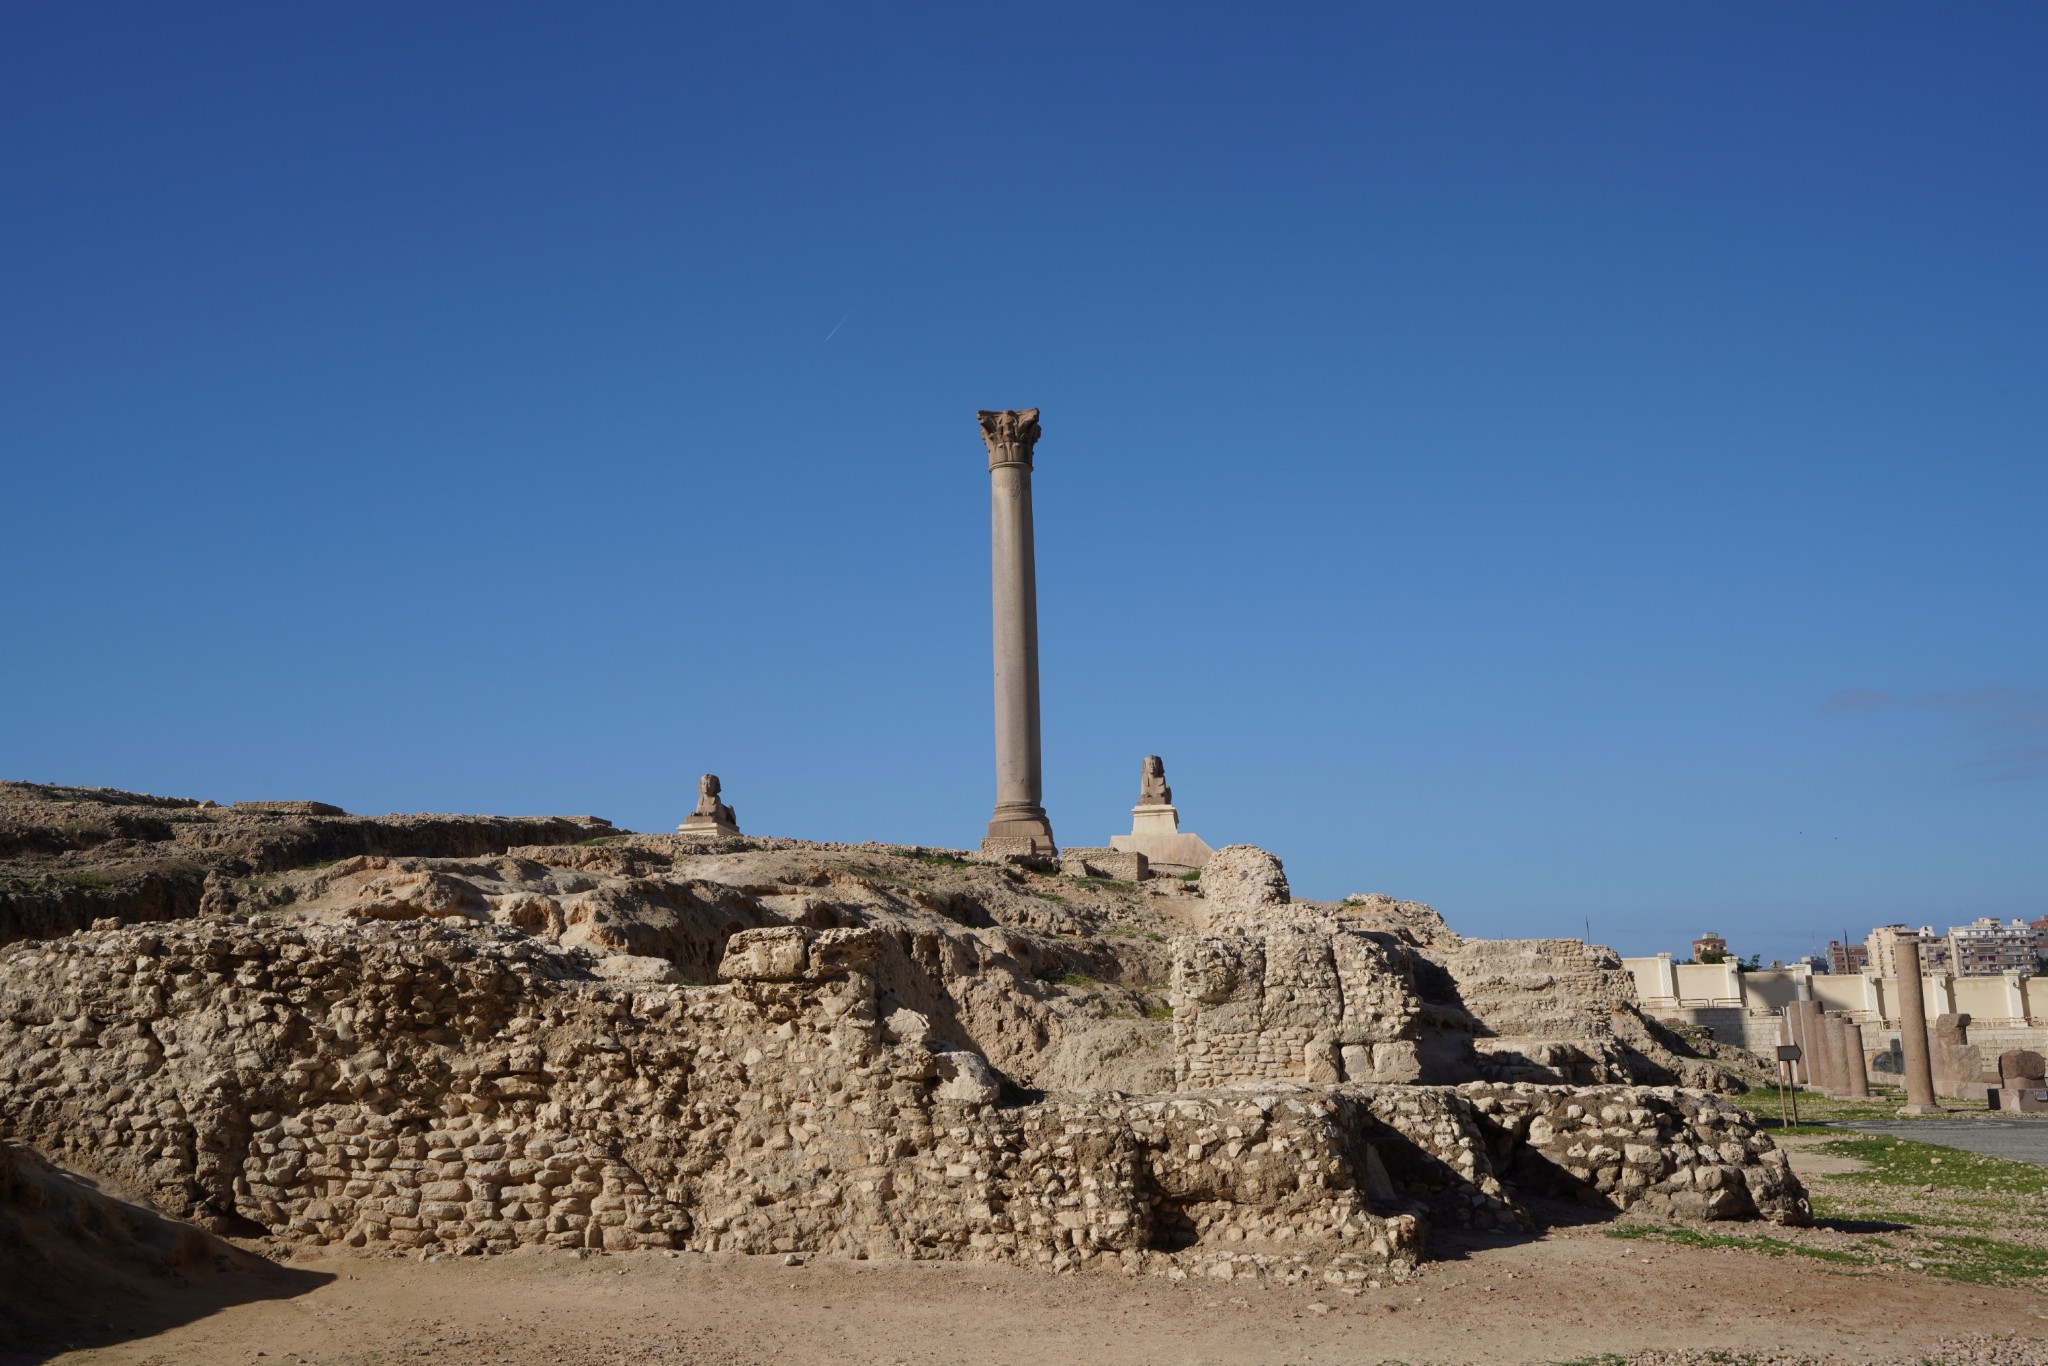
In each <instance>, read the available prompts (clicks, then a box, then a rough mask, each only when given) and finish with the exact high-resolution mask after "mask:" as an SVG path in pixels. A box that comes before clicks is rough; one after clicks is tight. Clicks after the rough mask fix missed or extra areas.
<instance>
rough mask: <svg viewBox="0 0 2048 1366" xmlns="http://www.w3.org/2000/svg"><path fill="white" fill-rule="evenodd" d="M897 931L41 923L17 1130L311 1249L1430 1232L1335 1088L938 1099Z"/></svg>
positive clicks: (10, 1090) (877, 1246) (980, 1253)
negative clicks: (696, 950)
mask: <svg viewBox="0 0 2048 1366" xmlns="http://www.w3.org/2000/svg"><path fill="white" fill-rule="evenodd" d="M877 939H878V936H876V935H875V934H874V932H872V931H866V930H827V931H822V932H818V931H809V930H804V929H800V928H798V927H776V928H768V929H761V930H753V931H745V932H743V933H741V934H739V935H736V936H734V939H733V942H732V945H731V947H730V948H729V950H728V953H727V955H726V962H725V964H724V965H723V966H722V969H721V970H722V971H723V972H724V974H725V975H726V976H727V977H728V978H729V979H730V980H729V981H728V983H727V984H725V985H722V986H717V987H685V986H679V985H646V984H642V985H635V984H631V983H617V982H611V981H606V980H603V979H601V978H599V977H597V976H596V971H595V970H596V968H597V966H598V963H599V961H600V960H594V959H592V958H591V957H590V955H588V954H587V953H585V952H583V951H581V950H573V949H566V950H565V949H562V948H561V947H560V946H557V945H553V944H550V943H548V942H547V941H541V940H535V939H531V938H528V937H526V936H524V935H521V934H519V933H518V932H516V931H510V930H505V929H502V928H497V927H460V928H457V927H452V926H444V925H440V924H435V923H431V922H423V921H406V922H396V923H370V924H365V925H361V926H356V927H336V926H325V925H311V926H305V927H296V926H285V925H279V926H258V927H253V928H251V927H241V926H228V925H222V924H218V923H215V922H201V923H199V924H196V925H194V926H191V927H189V928H187V927H179V928H175V929H166V930H163V931H139V930H138V931H108V932H103V933H94V934H81V935H76V936H72V937H70V938H67V939H63V940H57V941H51V942H47V943H43V944H36V945H25V946H21V947H20V948H18V949H16V950H13V951H10V952H8V953H6V954H4V955H0V1134H4V1135H6V1136H8V1137H12V1138H16V1139H19V1140H22V1141H26V1142H29V1143H32V1144H35V1145H36V1146H38V1147H41V1148H43V1149H44V1150H46V1151H50V1152H52V1153H54V1154H57V1155H59V1156H62V1157H67V1158H70V1159H72V1160H74V1161H78V1162H81V1163H83V1164H87V1165H90V1166H92V1167H94V1168H96V1169H98V1170H102V1171H106V1172H109V1173H110V1174H112V1175H116V1176H119V1177H121V1178H123V1179H124V1180H128V1181H131V1182H134V1183H136V1184H138V1185H141V1186H143V1187H144V1188H146V1189H148V1190H150V1191H151V1192H153V1195H154V1197H155V1199H156V1200H157V1201H158V1202H159V1203H160V1204H162V1205H163V1206H164V1207H166V1208H168V1209H170V1210H172V1211H175V1212H178V1213H182V1214H188V1215H192V1216H194V1217H197V1218H199V1219H201V1220H202V1221H205V1222H207V1223H209V1224H210V1225H212V1226H214V1227H216V1228H223V1229H226V1228H235V1229H240V1230H242V1231H245V1232H248V1231H254V1229H255V1228H257V1227H260V1228H261V1229H264V1230H268V1231H269V1232H271V1233H273V1234H276V1235H278V1236H282V1237H286V1238H292V1239H300V1240H305V1241H309V1242H315V1243H336V1242H338V1243H347V1244H352V1245H358V1246H361V1245H367V1244H393V1245H398V1246H406V1247H429V1246H431V1247H443V1248H462V1249H469V1248H476V1249H485V1250H489V1249H502V1248H508V1247H513V1246H518V1245H522V1244H530V1243H546V1244H552V1245H557V1246H568V1247H604V1248H630V1247H648V1246H657V1247H685V1246H686V1247H692V1248H698V1249H703V1250H721V1251H723V1250H732V1251H748V1252H771V1251H790V1250H809V1251H837V1252H846V1253H855V1254H866V1255H877V1256H880V1255H895V1256H912V1257H917V1256H969V1257H987V1258H995V1259H1002V1260H1027V1261H1042V1262H1052V1263H1057V1264H1060V1265H1067V1264H1073V1263H1078V1262H1085V1261H1089V1260H1092V1259H1094V1258H1097V1257H1105V1256H1106V1257H1112V1258H1117V1259H1121V1260H1126V1261H1130V1262H1136V1263H1143V1262H1146V1261H1147V1259H1152V1260H1154V1261H1156V1260H1157V1259H1158V1258H1162V1257H1164V1258H1168V1259H1169V1260H1170V1261H1173V1262H1174V1263H1175V1264H1176V1265H1179V1264H1181V1263H1183V1262H1188V1261H1190V1259H1192V1260H1193V1261H1194V1262H1200V1261H1202V1260H1203V1259H1204V1258H1209V1259H1213V1258H1215V1257H1217V1256H1225V1258H1226V1261H1229V1259H1230V1258H1231V1257H1235V1256H1236V1255H1237V1254H1236V1249H1237V1248H1239V1247H1243V1246H1247V1245H1261V1246H1263V1245H1266V1244H1273V1243H1279V1244H1282V1245H1283V1246H1282V1247H1281V1248H1280V1249H1279V1251H1280V1252H1281V1253H1286V1254H1288V1255H1290V1256H1292V1257H1293V1258H1294V1261H1295V1262H1297V1263H1301V1264H1303V1265H1305V1264H1306V1263H1305V1260H1304V1259H1306V1258H1307V1257H1308V1256H1309V1255H1310V1254H1313V1255H1314V1256H1315V1257H1316V1258H1317V1259H1318V1261H1319V1264H1321V1265H1324V1266H1326V1267H1327V1266H1331V1265H1335V1266H1339V1267H1342V1268H1348V1270H1347V1271H1346V1272H1345V1274H1347V1275H1348V1274H1351V1273H1352V1272H1356V1273H1357V1274H1358V1275H1360V1276H1363V1275H1364V1274H1365V1272H1364V1271H1363V1270H1361V1269H1360V1268H1361V1267H1362V1266H1363V1265H1365V1264H1366V1263H1371V1264H1372V1265H1374V1266H1376V1267H1377V1268H1379V1270H1378V1271H1377V1272H1375V1273H1374V1274H1381V1273H1384V1272H1385V1271H1386V1269H1387V1268H1388V1267H1389V1266H1399V1265H1407V1264H1410V1263H1412V1262H1413V1260H1414V1259H1415V1257H1416V1256H1417V1255H1419V1252H1420V1248H1421V1231H1420V1225H1419V1223H1418V1222H1417V1220H1416V1218H1415V1216H1414V1214H1413V1212H1412V1211H1411V1210H1410V1209H1409V1208H1408V1207H1407V1205H1406V1204H1405V1203H1403V1202H1401V1201H1399V1200H1394V1201H1392V1203H1390V1204H1389V1205H1388V1207H1387V1208H1385V1209H1381V1210H1374V1209H1372V1208H1370V1207H1369V1206H1370V1203H1371V1202H1370V1199H1369V1196H1368V1193H1367V1191H1366V1190H1365V1189H1364V1188H1363V1187H1362V1186H1361V1185H1360V1183H1359V1181H1358V1180H1357V1178H1356V1167H1355V1162H1354V1156H1353V1143H1354V1136H1353V1135H1352V1133H1351V1132H1350V1131H1349V1130H1348V1129H1347V1128H1346V1127H1345V1126H1344V1124H1343V1123H1342V1122H1340V1120H1339V1119H1338V1118H1336V1117H1335V1116H1337V1115H1338V1113H1339V1111H1338V1109H1336V1108H1333V1104H1332V1103H1331V1102H1329V1101H1328V1100H1327V1099H1324V1100H1315V1099H1313V1098H1309V1099H1300V1098H1294V1097H1287V1098H1275V1097H1244V1096H1223V1097H1187V1098H1179V1097H1172V1096H1168V1097H1156V1098H1150V1099H1144V1100H1129V1099H1126V1098H1123V1097H1120V1096H1118V1095H1116V1094H1114V1093H1099V1094H1093V1095H1087V1096H1081V1097H1072V1098H1062V1099H1058V1100H1053V1101H1048V1102H1045V1103H1043V1104H1039V1105H1025V1106H1016V1107H1007V1108H1006V1107H1000V1106H994V1105H989V1104H983V1103H972V1102H956V1101H948V1100H946V1099H944V1098H943V1097H944V1093H945V1091H946V1088H947V1084H948V1083H947V1077H948V1075H949V1073H948V1070H947V1069H946V1068H945V1066H944V1065H943V1064H944V1062H945V1061H946V1058H947V1056H948V1055H947V1053H946V1051H945V1050H944V1048H943V1046H937V1047H935V1046H934V1045H932V1044H930V1043H928V1042H925V1041H906V1042H900V1043H899V1042H892V1041H891V1039H890V1036H889V1034H888V1032H887V1031H886V1030H885V1029H884V1028H883V1027H882V1026H881V1025H880V1024H878V1022H877V1021H876V1019H875V1014H876V1012H875V992H874V983H873V981H872V980H871V979H870V978H869V977H867V975H866V974H865V972H864V971H863V970H862V969H863V967H864V966H865V965H866V963H867V962H869V961H870V960H871V958H872V956H873V954H874V952H875V950H876V943H875V941H876V940H877ZM602 961H609V962H616V961H618V960H616V959H613V960H602ZM952 1075H957V1074H952ZM1274 1255H1277V1254H1272V1253H1270V1252H1269V1253H1262V1254H1261V1256H1263V1257H1265V1258H1266V1261H1267V1262H1270V1261H1272V1257H1273V1256H1274ZM1230 1264H1236V1263H1234V1262H1232V1263H1230ZM1261 1265H1263V1263H1262V1264H1261Z"/></svg>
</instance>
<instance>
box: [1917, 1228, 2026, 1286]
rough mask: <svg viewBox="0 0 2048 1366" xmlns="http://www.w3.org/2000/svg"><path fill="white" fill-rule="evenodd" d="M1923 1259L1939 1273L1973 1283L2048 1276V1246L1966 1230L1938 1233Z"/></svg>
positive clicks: (1922, 1255) (1921, 1256)
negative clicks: (1962, 1231)
mask: <svg viewBox="0 0 2048 1366" xmlns="http://www.w3.org/2000/svg"><path fill="white" fill-rule="evenodd" d="M1929 1242H1930V1243H1931V1244H1932V1246H1930V1247H1926V1248H1922V1249H1921V1250H1920V1259H1921V1260H1922V1261H1924V1262H1926V1263H1927V1269H1928V1270H1929V1271H1931V1272H1933V1273H1934V1274H1935V1275H1937V1276H1942V1277H1946V1278H1947V1279H1949V1280H1952V1281H1968V1282H1970V1283H1971V1284H1973V1285H2012V1284H2014V1283H2015V1282H2019V1281H2030V1280H2033V1279H2035V1278H2037V1277H2040V1276H2048V1248H2044V1247H2030V1246H2028V1245H2027V1244H2025V1243H2008V1242H2004V1241H2002V1240H2000V1239H1997V1238H1982V1237H1978V1236H1976V1235H1974V1234H1966V1233H1938V1234H1936V1235H1935V1236H1934V1237H1933V1238H1931V1239H1929Z"/></svg>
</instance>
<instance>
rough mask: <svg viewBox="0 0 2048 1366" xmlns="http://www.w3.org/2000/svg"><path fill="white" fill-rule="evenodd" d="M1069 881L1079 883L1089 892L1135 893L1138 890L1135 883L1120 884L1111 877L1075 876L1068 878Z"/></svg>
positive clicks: (1120, 882)
mask: <svg viewBox="0 0 2048 1366" xmlns="http://www.w3.org/2000/svg"><path fill="white" fill-rule="evenodd" d="M1069 880H1070V881H1073V882H1078V883H1080V884H1081V885H1082V886H1083V887H1086V888H1087V889H1088V890H1089V891H1091V892H1135V891H1137V890H1138V884H1137V883H1135V882H1122V881H1119V880H1118V879H1116V878H1113V877H1078V876H1077V877H1073V878H1070V879H1069Z"/></svg>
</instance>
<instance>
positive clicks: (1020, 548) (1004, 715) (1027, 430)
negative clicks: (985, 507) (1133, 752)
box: [977, 408, 1058, 854]
mask: <svg viewBox="0 0 2048 1366" xmlns="http://www.w3.org/2000/svg"><path fill="white" fill-rule="evenodd" d="M977 416H978V417H979V418H980V419H981V439H982V442H983V444H985V445H986V446H987V447H988V476H989V549H990V569H991V571H992V576H991V577H992V581H993V583H992V588H993V605H994V609H995V610H994V622H995V665H996V669H995V676H996V809H995V815H994V816H993V817H992V818H991V819H990V820H989V823H988V835H987V837H986V838H984V839H983V840H982V842H981V847H982V849H983V850H984V851H985V852H988V853H1011V852H1019V853H1039V854H1051V853H1057V852H1058V850H1057V849H1056V848H1055V846H1054V844H1053V840H1052V822H1050V821H1048V820H1047V819H1046V817H1045V807H1044V806H1043V805H1042V803H1043V802H1044V800H1045V790H1044V777H1043V775H1042V773H1041V772H1040V769H1039V745H1038V740H1039V735H1038V566H1037V562H1036V559H1035V556H1034V552H1033V548H1032V533H1031V456H1032V450H1033V448H1034V447H1035V446H1036V445H1037V442H1038V409H1036V408H1024V409H1020V410H1017V411H1001V412H982V413H979V414H977Z"/></svg>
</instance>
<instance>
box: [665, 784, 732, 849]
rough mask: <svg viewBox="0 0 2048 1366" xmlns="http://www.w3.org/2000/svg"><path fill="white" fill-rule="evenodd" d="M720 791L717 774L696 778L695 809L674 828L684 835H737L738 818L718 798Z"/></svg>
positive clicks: (729, 807)
mask: <svg viewBox="0 0 2048 1366" xmlns="http://www.w3.org/2000/svg"><path fill="white" fill-rule="evenodd" d="M721 791H722V789H721V787H720V785H719V781H718V775H717V774H716V773H707V774H705V775H704V776H703V777H701V778H699V779H698V780H697V809H696V810H694V811H692V812H691V813H690V814H689V816H688V817H687V818H685V819H684V821H683V823H682V824H681V825H679V826H677V827H676V830H677V831H678V832H679V833H681V834H685V835H737V834H739V832H740V818H739V817H738V816H737V815H736V814H734V812H733V809H732V807H731V806H729V805H728V804H726V803H725V802H722V801H720V800H719V793H720V792H721Z"/></svg>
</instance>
